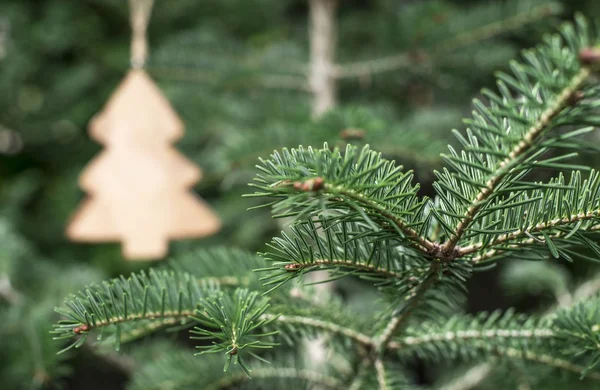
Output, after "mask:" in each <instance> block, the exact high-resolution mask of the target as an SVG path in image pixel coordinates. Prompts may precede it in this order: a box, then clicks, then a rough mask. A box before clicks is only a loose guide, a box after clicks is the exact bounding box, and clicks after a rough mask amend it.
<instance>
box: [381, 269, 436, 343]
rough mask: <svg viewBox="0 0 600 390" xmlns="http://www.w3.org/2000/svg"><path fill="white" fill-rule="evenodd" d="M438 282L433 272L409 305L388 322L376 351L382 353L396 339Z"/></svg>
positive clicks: (414, 294)
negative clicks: (397, 334)
mask: <svg viewBox="0 0 600 390" xmlns="http://www.w3.org/2000/svg"><path fill="white" fill-rule="evenodd" d="M437 280H438V274H437V272H436V271H431V272H430V273H429V274H428V275H427V277H426V278H425V280H424V281H423V282H422V283H421V284H420V285H419V286H418V287H417V288H416V289H415V291H414V292H413V294H412V295H409V296H408V297H406V298H407V300H408V303H407V304H406V306H405V307H403V308H402V310H400V311H399V313H398V314H396V315H394V316H392V319H391V320H390V321H389V322H388V324H387V325H386V327H385V329H384V330H383V332H382V334H381V335H380V336H379V338H378V339H377V343H376V345H375V350H376V351H378V352H379V353H381V352H382V351H383V350H384V349H385V348H386V347H387V344H388V342H389V341H390V340H391V339H392V337H394V334H395V333H396V332H397V331H398V329H400V328H401V327H402V325H404V323H405V322H406V321H407V319H408V318H409V317H410V316H411V314H412V313H413V311H414V310H415V308H416V307H417V305H418V304H419V302H420V300H421V299H422V298H423V297H424V296H425V294H426V293H427V292H428V291H429V289H430V288H431V287H432V286H433V285H434V284H435V282H436V281H437Z"/></svg>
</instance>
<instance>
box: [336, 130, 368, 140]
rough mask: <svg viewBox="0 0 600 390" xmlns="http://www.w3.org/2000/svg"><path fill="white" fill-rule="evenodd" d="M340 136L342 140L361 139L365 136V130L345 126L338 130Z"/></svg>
mask: <svg viewBox="0 0 600 390" xmlns="http://www.w3.org/2000/svg"><path fill="white" fill-rule="evenodd" d="M340 137H341V138H342V139H344V140H362V139H364V138H365V131H364V130H362V129H355V128H347V129H344V130H342V131H341V132H340Z"/></svg>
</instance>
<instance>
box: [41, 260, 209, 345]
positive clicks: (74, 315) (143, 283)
mask: <svg viewBox="0 0 600 390" xmlns="http://www.w3.org/2000/svg"><path fill="white" fill-rule="evenodd" d="M215 288H216V286H214V285H212V284H205V283H198V281H197V280H196V278H195V277H194V276H193V275H190V274H187V273H177V272H173V271H167V270H164V271H156V270H150V271H149V273H148V274H146V273H145V272H144V271H142V272H140V273H138V274H135V273H134V274H131V276H130V277H129V278H125V277H123V276H121V277H120V278H115V279H112V280H110V281H107V282H104V283H103V285H91V286H89V287H88V288H87V289H86V290H85V291H82V292H79V293H78V294H76V295H72V296H70V297H69V298H67V299H66V300H65V307H63V308H57V309H56V311H57V312H58V313H59V314H61V315H62V316H63V317H64V318H65V319H63V320H61V321H59V323H58V324H57V325H55V326H54V327H55V329H54V331H53V332H52V333H54V334H57V336H56V337H55V339H70V338H78V339H77V340H76V341H74V342H73V343H72V344H70V345H69V346H68V347H67V348H66V349H65V350H67V349H70V348H72V347H79V346H81V345H82V344H83V343H84V342H85V340H86V339H87V337H88V335H89V332H90V331H92V330H94V329H96V328H104V327H107V326H114V327H115V329H116V333H115V346H116V348H117V349H118V348H119V346H120V342H121V335H120V333H121V330H122V328H121V325H122V324H125V323H127V324H131V325H130V326H131V327H133V328H135V327H137V326H139V329H140V330H139V331H140V332H144V331H147V330H148V328H146V326H148V323H147V322H144V321H140V320H152V321H151V322H150V325H151V328H152V329H157V328H159V327H162V326H164V325H171V324H175V323H178V322H182V321H186V320H187V319H188V318H189V317H190V316H191V315H192V314H193V313H194V310H195V308H196V303H197V302H198V300H199V299H200V298H201V297H202V296H204V295H206V294H210V293H212V292H213V291H214V290H215ZM136 323H137V324H136ZM134 324H135V325H134ZM133 328H130V329H129V331H130V332H132V331H133Z"/></svg>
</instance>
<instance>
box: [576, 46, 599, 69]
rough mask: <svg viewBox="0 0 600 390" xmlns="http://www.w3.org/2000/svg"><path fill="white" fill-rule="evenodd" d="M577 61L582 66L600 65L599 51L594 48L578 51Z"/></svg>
mask: <svg viewBox="0 0 600 390" xmlns="http://www.w3.org/2000/svg"><path fill="white" fill-rule="evenodd" d="M579 61H581V63H582V64H584V65H594V64H598V63H600V49H598V48H595V47H585V48H583V49H581V50H580V51H579Z"/></svg>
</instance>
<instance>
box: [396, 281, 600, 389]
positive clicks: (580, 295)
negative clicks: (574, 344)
mask: <svg viewBox="0 0 600 390" xmlns="http://www.w3.org/2000/svg"><path fill="white" fill-rule="evenodd" d="M598 292H600V278H598V277H594V278H592V279H591V280H588V281H587V282H585V283H583V284H581V285H580V286H579V287H577V289H576V290H575V291H574V292H573V294H570V293H568V292H567V293H566V294H565V295H567V296H566V297H560V298H559V299H558V300H557V301H558V302H562V301H572V300H575V302H582V301H585V300H587V299H588V298H590V297H592V296H594V295H596V294H598ZM571 295H572V296H571ZM560 307H561V306H560V305H555V306H554V307H552V308H551V309H550V310H548V311H547V312H546V313H545V314H544V316H545V317H552V316H554V315H556V312H557V310H559V308H560ZM392 343H393V342H392ZM392 343H390V344H392ZM397 347H399V345H398V346H396V345H393V346H390V348H396V349H397ZM491 372H492V366H491V364H490V363H482V364H478V365H477V366H474V367H472V368H471V369H469V370H468V371H467V372H466V373H465V374H464V375H462V376H461V377H459V378H457V379H456V380H455V381H454V382H453V384H452V385H450V386H447V387H443V388H442V389H440V390H468V389H471V388H473V387H475V386H476V385H478V384H479V383H481V382H483V380H485V378H486V377H487V376H488V375H489V374H490V373H491ZM577 372H578V373H581V372H583V367H581V370H579V371H577ZM593 374H594V375H595V373H593Z"/></svg>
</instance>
